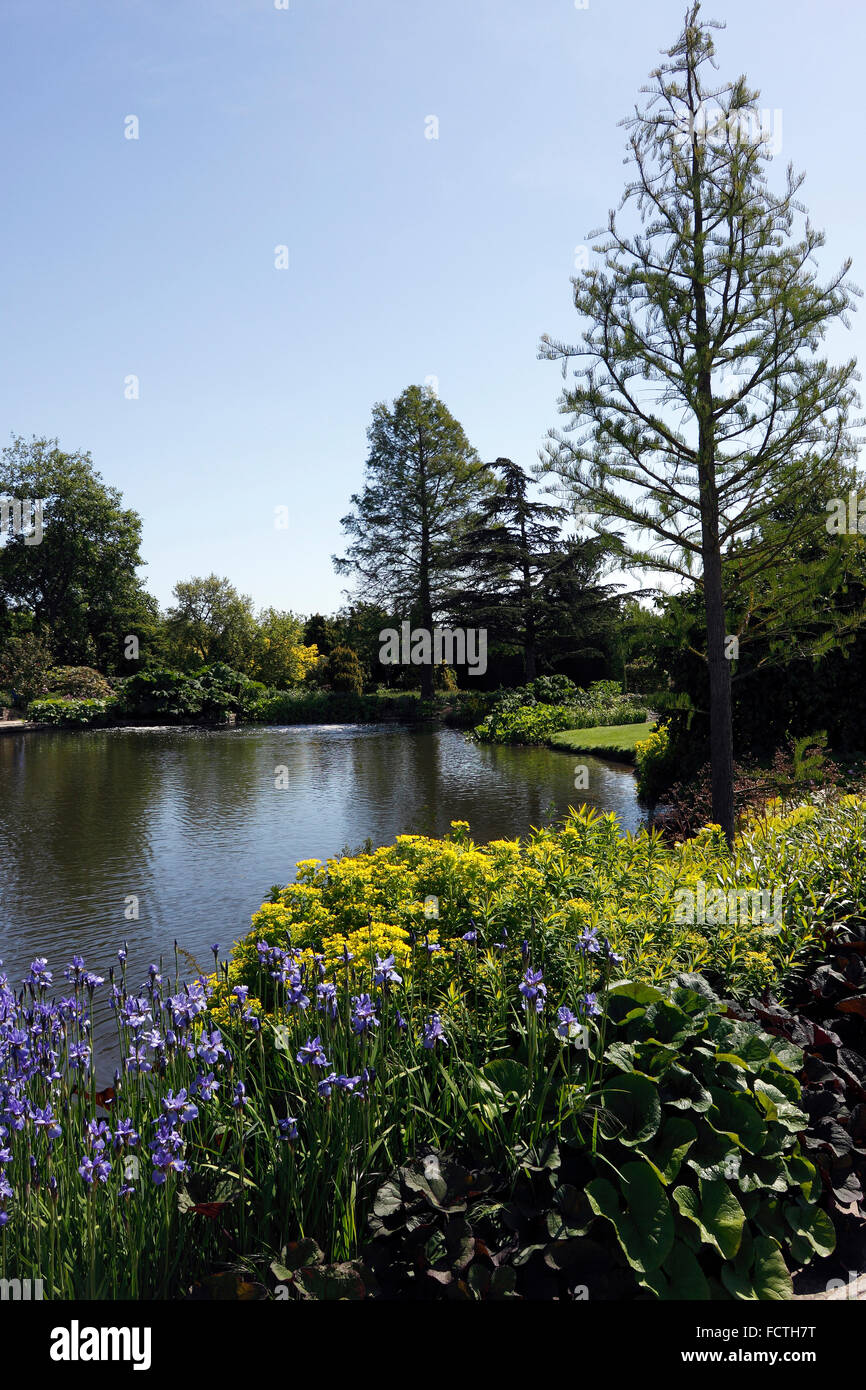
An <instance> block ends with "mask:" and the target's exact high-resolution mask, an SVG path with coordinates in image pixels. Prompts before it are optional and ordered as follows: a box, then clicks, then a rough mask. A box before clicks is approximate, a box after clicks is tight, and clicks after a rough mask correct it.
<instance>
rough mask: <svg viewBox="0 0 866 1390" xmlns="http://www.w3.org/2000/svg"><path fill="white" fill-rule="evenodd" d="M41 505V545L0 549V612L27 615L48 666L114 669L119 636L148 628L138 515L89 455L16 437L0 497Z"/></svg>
mask: <svg viewBox="0 0 866 1390" xmlns="http://www.w3.org/2000/svg"><path fill="white" fill-rule="evenodd" d="M4 493H5V494H10V495H12V496H14V497H25V498H32V499H37V498H38V499H41V500H42V527H43V536H42V540H41V543H40V544H38V545H26V544H25V540H24V538H23V537H21V536H12V537H10V538H9V539H8V540H7V542H6V544H5V545H4V546H3V547H2V549H0V608H2V606H3V603H4V602H5V603H6V604H7V605H8V606H9V607H10V608H11V609H13V610H15V611H20V612H23V613H27V614H29V615H31V617H32V620H33V623H34V627H35V628H36V629H40V628H44V629H45V630H46V632H47V635H48V639H49V641H50V644H51V646H52V648H53V652H54V660H55V661H58V660H59V661H62V662H68V663H70V664H75V665H81V664H83V665H88V666H99V667H103V668H108V667H112V666H113V665H114V664H115V663H116V662H118V661H120V660H121V653H122V649H123V638H124V636H125V635H126V634H128V633H138V632H140V631H142V630H143V628H145V627H148V626H149V625H151V624H152V623H153V622H154V619H155V617H156V604H155V601H154V600H153V599H152V598H150V596H149V595H147V594H146V593H145V592H144V589H143V588H142V585H141V581H140V580H139V578H138V575H137V568H138V567H139V566H140V565H141V563H142V560H141V555H140V552H139V547H140V545H141V518H140V517H139V516H138V514H137V513H136V512H134V511H131V510H129V509H128V508H125V507H124V506H123V505H122V497H121V494H120V492H119V491H118V490H117V489H116V488H112V487H108V486H106V484H105V483H104V482H103V481H102V478H101V476H100V474H99V473H97V472H96V470H95V469H94V467H93V464H92V462H91V459H90V455H89V454H87V453H74V454H67V453H64V452H63V451H62V450H61V449H60V448H59V446H58V443H57V441H56V440H48V439H33V440H30V441H27V440H24V439H21V438H17V439H15V440H13V442H12V444H11V445H10V446H9V447H8V448H6V449H4V450H3V451H2V455H0V494H4Z"/></svg>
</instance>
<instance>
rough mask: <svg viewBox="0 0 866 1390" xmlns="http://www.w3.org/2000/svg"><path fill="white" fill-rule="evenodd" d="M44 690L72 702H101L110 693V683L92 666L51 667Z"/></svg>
mask: <svg viewBox="0 0 866 1390" xmlns="http://www.w3.org/2000/svg"><path fill="white" fill-rule="evenodd" d="M45 688H46V690H47V691H48V692H49V693H51V694H58V695H65V696H66V697H67V698H68V699H73V700H74V699H94V700H102V699H106V698H107V697H108V696H109V695H111V693H112V686H111V682H110V681H109V680H107V679H106V677H105V676H103V675H101V674H100V672H99V671H94V669H93V667H92V666H53V667H52V668H51V670H50V671H49V672H48V676H47V678H46V681H45Z"/></svg>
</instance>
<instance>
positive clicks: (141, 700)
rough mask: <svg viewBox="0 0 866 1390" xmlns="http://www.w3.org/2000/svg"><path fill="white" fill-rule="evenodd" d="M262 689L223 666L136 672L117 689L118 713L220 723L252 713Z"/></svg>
mask: <svg viewBox="0 0 866 1390" xmlns="http://www.w3.org/2000/svg"><path fill="white" fill-rule="evenodd" d="M265 689H266V688H265V686H263V685H262V684H261V683H260V682H257V681H251V680H250V679H249V678H248V677H247V676H244V675H242V674H241V673H240V672H238V671H234V670H232V668H231V667H230V666H227V665H226V664H225V663H223V662H214V664H213V665H211V666H204V667H201V668H200V669H199V670H197V671H193V672H189V673H188V672H185V671H176V670H172V669H171V668H170V667H166V668H163V669H159V668H157V669H155V670H148V671H140V672H137V673H136V674H135V675H134V676H130V677H129V678H128V680H126V681H123V682H122V683H121V684H120V686H119V694H118V701H119V706H118V707H119V709H120V710H121V711H122V712H123V713H124V714H125V715H128V716H132V717H135V716H143V717H146V718H153V717H154V716H160V717H168V718H169V719H171V720H179V721H184V720H187V721H194V720H198V719H203V720H222V719H225V717H226V716H227V715H229V714H248V713H250V714H251V713H252V712H253V711H254V710H255V709H256V708H257V707H258V705H259V703H260V701H261V699H262V697H263V695H264V694H265Z"/></svg>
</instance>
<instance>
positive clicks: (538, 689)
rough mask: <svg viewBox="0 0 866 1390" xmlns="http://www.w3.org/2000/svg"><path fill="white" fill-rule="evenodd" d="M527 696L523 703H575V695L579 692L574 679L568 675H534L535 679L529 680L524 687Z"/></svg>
mask: <svg viewBox="0 0 866 1390" xmlns="http://www.w3.org/2000/svg"><path fill="white" fill-rule="evenodd" d="M525 691H526V694H527V696H528V697H529V698H528V699H527V700H526V701H525V703H526V704H532V703H538V704H540V705H573V704H577V702H578V700H577V697H578V696H579V694H580V692H579V690H578V688H577V686H576V685H575V683H574V681H572V680H569V678H568V676H563V675H559V674H557V675H554V676H536V678H535V680H533V681H530V682H529V684H528V685H527V686H526V687H525Z"/></svg>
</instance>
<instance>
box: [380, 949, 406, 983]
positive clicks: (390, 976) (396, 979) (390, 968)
mask: <svg viewBox="0 0 866 1390" xmlns="http://www.w3.org/2000/svg"><path fill="white" fill-rule="evenodd" d="M402 983H403V976H402V975H398V974H397V971H396V970H395V969H394V957H393V955H390V956H386V957H385V959H384V960H382V958H381V956H380V955H379V953H378V951H377V952H376V967H375V969H374V971H373V984H374V985H383V986H384V985H402Z"/></svg>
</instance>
